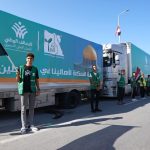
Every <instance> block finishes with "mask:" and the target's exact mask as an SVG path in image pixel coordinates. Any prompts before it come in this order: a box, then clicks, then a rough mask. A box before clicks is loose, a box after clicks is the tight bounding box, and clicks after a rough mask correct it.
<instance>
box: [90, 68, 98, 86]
mask: <svg viewBox="0 0 150 150" xmlns="http://www.w3.org/2000/svg"><path fill="white" fill-rule="evenodd" d="M90 75H91V77H90V87H91V89H96V88H97V87H99V86H100V74H99V73H96V75H95V74H94V72H93V71H92V72H90Z"/></svg>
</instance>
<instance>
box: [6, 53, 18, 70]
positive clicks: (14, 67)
mask: <svg viewBox="0 0 150 150" xmlns="http://www.w3.org/2000/svg"><path fill="white" fill-rule="evenodd" d="M7 58H8V59H9V61H10V62H11V64H12V66H13V69H15V71H16V72H17V68H16V66H15V65H14V63H13V61H12V60H11V58H10V57H9V56H8V55H7Z"/></svg>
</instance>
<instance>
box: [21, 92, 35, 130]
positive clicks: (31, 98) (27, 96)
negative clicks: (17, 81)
mask: <svg viewBox="0 0 150 150" xmlns="http://www.w3.org/2000/svg"><path fill="white" fill-rule="evenodd" d="M35 96H36V94H35V93H24V94H23V95H21V124H22V128H27V126H30V125H33V118H34V105H35ZM28 104H29V107H28ZM28 108H29V114H28V117H27V112H26V110H27V109H28Z"/></svg>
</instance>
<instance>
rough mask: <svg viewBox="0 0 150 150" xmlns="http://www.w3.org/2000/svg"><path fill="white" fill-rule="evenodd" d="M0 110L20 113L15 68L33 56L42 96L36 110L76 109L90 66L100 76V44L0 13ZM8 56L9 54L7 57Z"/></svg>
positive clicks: (87, 87) (83, 91)
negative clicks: (59, 107)
mask: <svg viewBox="0 0 150 150" xmlns="http://www.w3.org/2000/svg"><path fill="white" fill-rule="evenodd" d="M0 20H2V21H1V23H0V107H1V108H4V109H6V110H9V111H17V110H20V96H19V95H18V91H17V83H16V80H15V77H16V70H15V68H16V67H18V66H20V65H23V64H25V63H26V62H25V57H26V54H27V53H28V52H33V53H34V54H35V60H34V64H33V65H35V66H37V67H38V70H39V76H40V88H41V94H40V96H38V97H37V99H36V107H43V106H49V105H63V106H65V107H70V108H73V107H76V106H77V104H78V103H79V102H80V100H81V99H84V98H87V95H88V94H87V93H88V90H89V79H88V78H89V71H90V69H91V66H92V65H93V64H96V65H97V66H98V69H99V71H100V72H101V74H102V63H103V62H102V55H103V53H102V45H100V44H97V43H94V42H91V41H88V40H85V39H82V38H80V37H77V36H73V35H71V34H68V33H65V32H62V31H59V30H56V29H53V28H50V27H47V26H44V25H41V24H39V23H35V22H32V21H29V20H26V19H23V18H20V17H17V16H14V15H12V14H9V13H6V12H3V11H0ZM7 54H8V55H7Z"/></svg>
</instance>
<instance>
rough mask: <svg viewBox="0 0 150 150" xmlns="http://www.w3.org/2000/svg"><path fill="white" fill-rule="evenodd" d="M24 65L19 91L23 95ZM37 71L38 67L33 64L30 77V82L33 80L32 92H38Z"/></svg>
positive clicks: (21, 71) (21, 68) (21, 67)
mask: <svg viewBox="0 0 150 150" xmlns="http://www.w3.org/2000/svg"><path fill="white" fill-rule="evenodd" d="M24 68H25V67H24V66H20V81H19V82H18V93H19V94H20V95H22V94H23V93H24V92H23V85H24V82H23V81H24ZM36 71H37V68H36V67H34V66H32V69H31V77H30V82H31V90H32V92H36V82H35V81H36V78H35V75H36Z"/></svg>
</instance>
